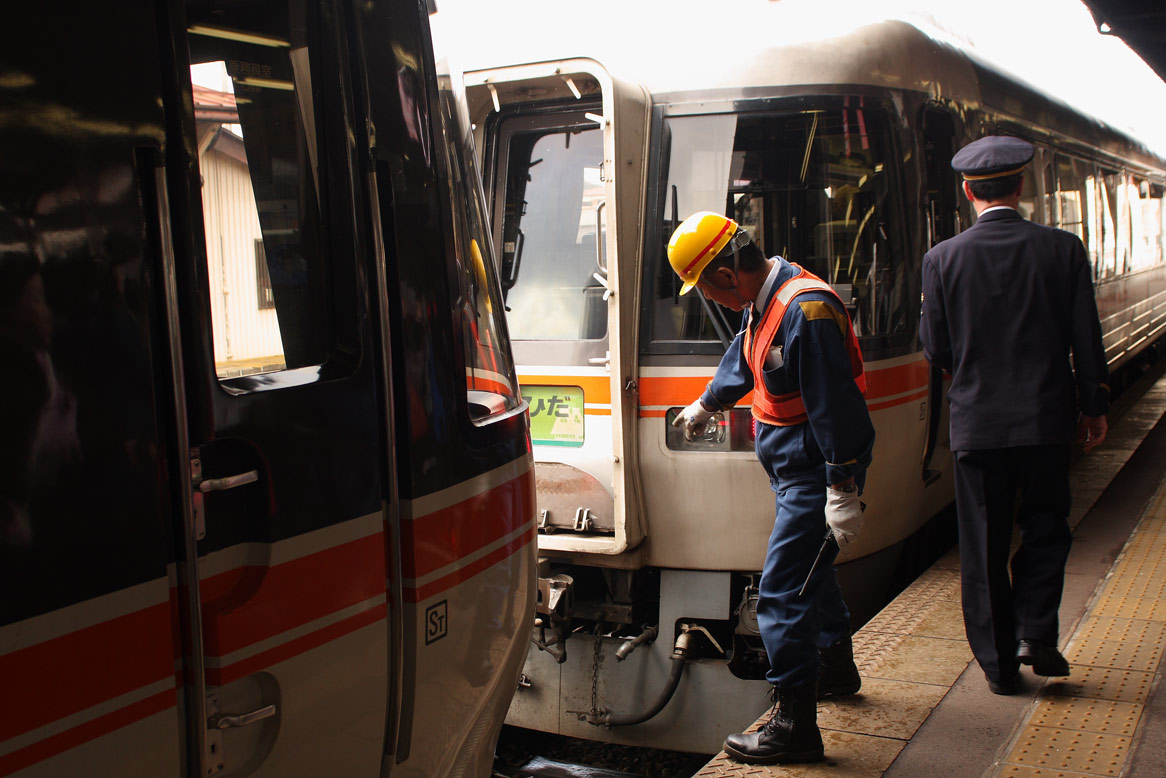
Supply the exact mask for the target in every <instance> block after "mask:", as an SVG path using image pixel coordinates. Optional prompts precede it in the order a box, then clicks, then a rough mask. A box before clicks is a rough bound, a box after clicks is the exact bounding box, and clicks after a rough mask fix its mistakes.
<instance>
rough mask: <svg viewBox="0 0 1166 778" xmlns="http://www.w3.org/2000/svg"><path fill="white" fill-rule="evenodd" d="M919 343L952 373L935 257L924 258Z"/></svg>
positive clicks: (949, 340) (928, 254) (936, 361)
mask: <svg viewBox="0 0 1166 778" xmlns="http://www.w3.org/2000/svg"><path fill="white" fill-rule="evenodd" d="M919 340H920V341H921V342H922V343H923V355H924V356H925V357H927V361H928V362H930V363H931V364H933V365H935V366H936V367H941V368H943V369H944V370H946V371H947V372H949V373H950V372H951V369H952V365H951V363H952V360H951V336H950V334H949V333H948V329H947V312H946V311H945V310H944V307H943V289H942V286H941V283H940V278H939V272H938V271H937V270H936V267H935V257H934V255H933V254H932V253H931V252H928V253H927V255H926V256H925V257H923V308H922V310H921V311H920V313H919Z"/></svg>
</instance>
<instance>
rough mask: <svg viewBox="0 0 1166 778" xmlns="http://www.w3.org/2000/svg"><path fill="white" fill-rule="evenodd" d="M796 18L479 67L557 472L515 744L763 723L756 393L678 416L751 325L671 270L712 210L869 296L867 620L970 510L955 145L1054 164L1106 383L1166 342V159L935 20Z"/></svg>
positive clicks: (706, 26) (527, 346)
mask: <svg viewBox="0 0 1166 778" xmlns="http://www.w3.org/2000/svg"><path fill="white" fill-rule="evenodd" d="M784 5H786V4H784V3H783V4H778V3H748V4H740V5H738V6H735V7H734V8H733V9H731V10H726V12H725V13H724V14H723V15H720V14H713V13H710V14H706V15H704V16H703V17H701V18H703V20H704V23H697V21H696V19H694V16H693V14H689V13H684V12H681V11H678V12H677V13H676V14H671V15H670V14H663V13H661V14H654V15H653V14H650V13H647V12H646V11H645V9H643V8H639V7H637V8H635V9H633V8H628V9H627V10H626V16H625V15H622V13H621V14H620V15H612V16H609V15H606V14H605V12H604V10H603V8H604V7H597V8H595V9H593V11H592V12H589V13H583V12H582V11H581V12H580V13H581V15H580V16H579V17H578V18H573V19H572V20H571V21H570V22H569V23H568V22H567V21H566V20H564V19H562V18H558V19H551V18H549V17H550V13H548V18H547V19H544V20H541V21H542V22H543V23H544V24H545V27H543V28H540V27H539V26H538V24H539V21H540V20H538V19H534V18H531V19H512V20H511V21H510V22H509V23H508V24H506V25H500V26H499V27H497V28H496V29H491V30H490V31H488V32H487V31H481V30H477V29H475V34H474V35H473V36H470V37H471V39H472V41H473V42H476V43H478V44H479V46H478V48H479V49H480V50H479V51H473V52H469V51H467V52H462V53H463V55H465V56H467V57H471V59H468V60H466V63H465V64H466V70H467V76H466V79H467V80H466V84H467V95H468V97H469V101H470V111H471V119H472V121H473V122H474V125H475V132H476V134H477V139H478V147H479V149H480V151H481V152H482V153H483V155H484V171H485V175H484V180H485V184H486V189H487V200H488V202H489V203H490V216H491V219H492V225H493V231H494V240H495V245H496V246H498V247H499V253H500V268H501V274H502V275H501V285H502V288H503V290H504V293H505V297H506V305H507V318H508V326H509V330H510V333H511V336H512V338H513V343H514V349H515V358H516V361H517V364H518V373H519V380H520V382H521V386H522V392H523V396H524V397H525V398H526V399H527V401H528V402H529V404H530V407H531V420H532V437H533V439H534V452H535V460H536V472H537V491H538V506H539V515H540V519H539V527H540V529H539V533H540V534H539V551H540V555H541V557H542V560H541V568H540V569H541V572H540V576H541V577H540V604H539V608H540V614H539V622H538V626H537V627H536V629H535V633H534V643H535V646H536V648H537V649H539V650H535V649H532V650H531V652H530V655H529V657H528V660H527V665H526V669H525V670H524V676H525V678H524V681H523V684H522V686H521V688H520V689H519V692H518V694H517V696H516V698H515V701H514V703H513V705H512V707H511V709H510V713H509V716H508V719H507V720H508V721H509V722H510V723H512V724H516V725H520V726H524V727H531V728H535V729H542V730H548V731H552V732H558V733H563V734H567V735H572V736H577V737H584V738H596V739H600V740H609V741H614V742H621V743H628V744H636V745H645V746H655V747H664V748H672V749H681V750H690V751H695V752H706V753H711V752H715V751H716V750H717V749H718V748H719V746H720V743H721V740H722V738H723V737H724V735H725V733H727V732H732V731H739V730H740V729H741V728H742V727H744V726H746V725H747V724H749V723H750V722H751V721H752V720H753V719H754V718H755V716H756V714H757V713H758V711H759V710H760V709H761V708H763V707H764V706H765V704H766V701H765V697H764V692H765V691H766V688H767V687H766V685H765V683H764V681H762V680H759V679H761V678H762V677H763V674H764V671H765V669H766V659H765V655H764V652H763V651H762V649H761V644H760V640H759V638H758V633H757V630H756V624H755V617H754V611H753V603H754V597H755V586H756V583H757V579H758V577H759V572H758V571H760V569H761V566H762V562H763V557H764V553H765V549H766V541H767V538H768V535H769V531H770V528H771V526H772V521H773V496H772V494H771V492H770V491H769V484H768V481H767V479H766V478H765V477H764V475H763V471H762V470H761V468H760V467H759V466H758V464H757V462H756V460H755V455H754V453H753V442H752V425H751V419H750V411H749V405H748V402H749V400H748V398H746V399H745V400H744V401H743V403H742V404H741V405H739V406H738V407H737V408H735V409H733V410H732V411H731V412H729V413H728V414H727V415H726V418H725V419H724V421H723V423H722V424H720V425H719V426H718V427H717V429H716V430H715V431H714V432H712V433H710V434H709V435H707V436H706V437H705V438H704V439H701V440H698V441H695V442H687V441H685V440H684V439H683V436H681V435H680V434H679V433H678V432H677V431H676V430H675V429H674V428H672V427H671V426H670V424H669V421H670V420H671V418H672V416H673V414H674V413H676V412H677V411H678V410H679V409H680V408H682V407H684V406H685V405H687V404H688V403H690V402H691V401H692V400H693V399H694V398H695V397H697V396H698V395H699V393H700V392H701V391H702V389H703V388H704V386H705V385H706V383H707V382H708V380H709V378H710V377H711V376H712V374H713V373H714V371H715V368H716V365H717V362H718V360H719V358H720V356H721V354H722V353H723V352H724V349H725V347H726V346H727V345H728V343H729V341H730V339H731V338H732V337H733V335H734V334H735V332H736V331H737V328H738V325H739V318H737V316H735V315H734V314H732V313H731V312H728V311H726V310H723V309H720V308H719V307H718V306H716V305H714V304H712V303H709V302H707V301H705V300H703V299H701V296H700V295H688V296H686V297H683V298H681V297H679V296H678V290H679V282H678V280H677V279H676V277H675V275H674V274H673V272H672V270H671V268H670V267H669V265H668V263H667V260H666V257H665V254H664V250H663V249H664V246H665V244H666V242H667V240H668V237H669V235H670V233H671V231H672V229H673V228H674V227H675V225H676V224H677V223H678V221H679V220H680V219H683V218H684V217H685V216H687V215H688V214H690V213H692V212H694V211H698V210H713V211H717V212H721V213H725V214H727V215H729V216H731V217H732V218H734V219H735V220H736V221H737V222H738V223H740V224H742V225H743V226H745V227H747V228H748V229H749V231H750V232H751V234H752V235H753V236H754V238H755V240H757V241H758V242H759V243H760V245H761V246H762V247H763V249H764V250H765V251H766V253H767V254H768V255H775V254H780V255H782V256H785V257H786V258H788V259H790V260H793V261H795V262H798V263H800V264H802V265H804V266H806V267H807V268H809V269H810V270H812V271H813V272H814V273H816V274H818V275H819V276H821V277H822V278H824V279H826V280H828V281H829V282H830V283H831V284H832V285H833V286H834V288H835V290H836V291H837V292H838V293H839V295H840V296H841V297H842V298H843V300H845V301H848V303H849V307H850V311H851V315H852V318H853V321H854V326H855V328H856V331H857V334H858V336H859V339H860V342H861V345H862V349H863V353H864V356H865V360H866V371H867V382H868V387H869V389H868V392H867V403H868V407H869V409H870V411H871V414H872V418H873V420H874V424H875V427H876V430H877V440H876V445H875V453H874V464H873V465H872V467H871V469H870V472H869V477H868V480H867V484H866V493H865V496H864V501H865V502H866V503H867V505H868V511H867V522H866V527H867V529H866V531H865V532H864V533H863V534H862V535H861V536H860V537H859V539H858V541H857V543H856V547H855V550H854V553H853V554H852V557H851V560H850V561H848V562H847V563H846V564H842V565H840V567H839V575H840V579H841V581H842V584H843V589H844V593H845V594H846V596H847V599H848V601H849V602H850V603H851V605H852V609H853V610H855V611H856V612H858V613H862V612H863V611H864V610H865V611H866V613H867V614H868V615H869V613H870V610H869V609H870V608H871V607H873V606H874V604H875V603H878V602H879V601H880V600H881V598H882V597H883V596H885V594H886V592H887V589H888V586H890V585H891V583H892V579H893V578H894V576H895V571H896V569H897V568H898V567H899V565H900V561H901V559H902V558H903V557H904V555H906V554H908V553H909V552H910V549H911V548H912V547H913V546H914V544H915V543H917V542H918V541H919V538H920V537H922V536H923V535H925V533H926V531H927V529H926V528H927V523H928V520H929V519H930V518H931V517H934V516H935V515H936V514H937V513H939V512H940V511H941V510H942V509H943V508H944V507H945V506H947V505H948V504H949V503H950V502H951V500H952V494H953V490H952V474H951V465H950V452H949V450H948V440H947V424H946V416H945V413H944V408H945V403H944V402H943V391H944V383H943V382H944V379H943V376H942V375H941V374H939V373H938V372H937V371H933V370H931V369H930V367H929V365H928V364H927V362H926V361H925V359H924V357H923V354H922V349H921V346H920V344H919V341H918V337H917V326H918V315H919V307H920V305H919V301H920V265H921V261H922V257H923V254H924V253H925V252H926V251H927V249H928V248H929V247H930V246H931V245H933V244H934V243H936V242H938V241H939V240H942V239H944V238H946V237H949V236H951V235H954V234H956V233H957V232H958V231H959V230H960V229H961V228H962V227H963V226H965V225H968V224H970V223H971V222H972V219H973V218H974V214H973V212H972V211H971V209H970V207H969V205H968V203H966V202H965V201H963V200H962V198H961V197H960V195H959V193H958V189H957V181H956V179H955V177H954V175H953V173H952V171H951V168H950V165H949V162H950V159H951V156H952V154H953V152H954V151H955V150H956V149H958V148H959V147H960V146H962V145H963V144H965V143H967V142H968V141H970V140H972V139H975V138H977V137H980V136H981V135H983V134H985V133H989V132H996V133H1011V134H1016V135H1020V136H1023V137H1025V138H1028V139H1029V140H1031V141H1032V142H1033V143H1034V144H1035V145H1036V147H1037V152H1036V153H1037V156H1036V160H1035V161H1034V164H1033V165H1032V167H1031V175H1030V176H1028V178H1027V181H1028V189H1027V190H1026V193H1025V197H1024V201H1023V205H1022V207H1023V208H1024V210H1025V213H1026V215H1027V216H1029V217H1030V218H1032V219H1034V220H1037V221H1041V222H1045V223H1049V224H1054V225H1057V226H1060V227H1063V228H1065V229H1068V230H1072V231H1074V232H1076V233H1077V234H1078V235H1080V236H1081V237H1082V239H1083V240H1084V241H1085V243H1086V245H1087V246H1088V247H1089V250H1090V252H1091V256H1092V259H1093V263H1094V268H1095V277H1096V280H1097V295H1098V299H1099V303H1100V305H1101V310H1102V316H1103V318H1104V325H1105V343H1106V347H1107V350H1108V353H1109V355H1110V368H1111V370H1113V371H1115V372H1117V371H1119V370H1120V369H1121V368H1122V367H1123V365H1125V364H1127V363H1128V362H1130V361H1131V360H1133V359H1135V358H1136V357H1137V356H1138V354H1139V352H1140V351H1141V350H1142V349H1144V348H1145V347H1147V346H1148V345H1150V344H1151V343H1153V342H1154V341H1155V340H1156V339H1157V338H1158V337H1160V335H1161V334H1162V329H1163V325H1164V322H1166V265H1164V264H1163V232H1164V223H1163V219H1164V213H1166V212H1164V208H1163V205H1164V202H1166V201H1164V199H1163V192H1164V184H1166V163H1164V162H1163V160H1162V159H1160V158H1157V157H1155V156H1153V155H1152V154H1150V153H1149V152H1147V151H1146V150H1145V149H1144V148H1142V147H1141V146H1139V145H1138V144H1137V143H1135V142H1134V141H1132V140H1130V139H1129V138H1127V137H1125V136H1123V135H1122V134H1120V133H1117V132H1114V131H1112V130H1111V129H1109V128H1108V127H1106V126H1105V125H1104V124H1102V123H1101V122H1098V121H1096V120H1094V119H1091V118H1088V117H1086V116H1084V115H1082V114H1080V113H1078V112H1076V111H1074V110H1072V109H1070V108H1068V107H1066V106H1064V105H1062V104H1059V103H1057V102H1056V101H1054V100H1052V99H1050V98H1048V97H1047V96H1045V95H1043V94H1041V93H1039V92H1037V91H1036V90H1034V89H1032V88H1031V87H1029V86H1026V85H1025V84H1024V83H1022V82H1019V81H1017V80H1015V79H1013V78H1012V77H1010V76H1008V75H1007V74H1005V73H1003V72H1000V71H997V70H995V69H993V68H992V67H991V66H990V65H988V64H986V63H984V62H982V61H980V60H979V59H977V58H975V57H973V56H972V55H970V54H968V53H966V52H964V51H961V50H960V49H959V48H958V47H957V46H955V45H953V44H951V43H949V42H946V41H945V40H944V39H942V37H940V36H937V35H933V34H930V33H928V32H925V31H924V30H922V29H920V28H919V27H917V26H914V25H912V24H909V23H906V22H903V21H881V22H871V23H850V24H848V23H847V22H846V20H845V19H839V18H830V12H829V10H828V9H827V8H825V7H823V8H822V9H820V10H821V11H822V13H819V14H817V15H806V14H798V15H796V16H795V15H792V14H787V13H786V11H785V9H784V8H783V7H782V6H784ZM540 29H541V30H542V32H541V33H540V32H539V30H540ZM629 651H630V652H631V653H628V652H629ZM669 695H670V699H669ZM652 700H655V701H656V702H655V703H652V702H651V701H652ZM665 703H666V704H665ZM660 708H662V709H660ZM657 709H660V710H657ZM649 714H650V715H649Z"/></svg>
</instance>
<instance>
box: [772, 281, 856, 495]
mask: <svg viewBox="0 0 1166 778" xmlns="http://www.w3.org/2000/svg"><path fill="white" fill-rule="evenodd" d="M803 298H804V296H802V297H800V298H799V299H803ZM786 317H787V318H789V317H793V318H792V319H790V320H789V325H790V327H789V329H788V330H787V334H786V336H785V346H784V350H785V354H786V365H787V367H788V368H790V369H791V370H792V375H791V378H793V379H794V381H796V384H797V386H798V387H800V390H801V395H802V402H803V403H804V404H805V406H806V414H807V416H808V417H809V424H810V430H811V431H812V432H813V434H814V440H815V441H816V442H817V444H818V448H819V449H821V451H822V455H823V456H824V457H825V458H826V481H827V483H831V484H836V483H838V482H840V481H845V480H846V479H847V478H851V477H860V476H861V475H862V474H863V473H864V472H865V470H866V467H867V465H869V464H870V461H871V451H872V449H873V448H874V426H873V425H872V424H871V420H870V414H869V413H868V412H867V409H866V400H865V399H864V398H863V396H862V392H860V391H859V389H858V385H857V384H855V383H854V377H853V375H852V370H851V365H850V354H849V353H848V352H847V350H846V342H845V340H844V339H843V333H842V330H841V328H840V326H841V327H847V326H849V322H848V319H847V318H846V317H845V314H844V313H843V312H842V311H841V310H839V309H838V307H837V305H836V303H833V302H824V301H819V300H813V301H809V302H801V303H799V304H795V305H792V306H790V308H789V310H788V311H787V312H786ZM860 483H861V480H860Z"/></svg>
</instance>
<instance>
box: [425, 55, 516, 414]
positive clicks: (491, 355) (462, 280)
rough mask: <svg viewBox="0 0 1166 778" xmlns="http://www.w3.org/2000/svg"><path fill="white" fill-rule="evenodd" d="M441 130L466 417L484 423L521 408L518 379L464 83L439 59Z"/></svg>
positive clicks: (441, 58)
mask: <svg viewBox="0 0 1166 778" xmlns="http://www.w3.org/2000/svg"><path fill="white" fill-rule="evenodd" d="M436 66H437V70H438V102H439V108H440V110H439V111H438V116H439V126H438V129H439V131H440V133H441V138H440V139H441V141H442V152H443V153H442V154H441V157H442V163H443V169H444V173H445V183H446V186H447V187H448V190H447V191H448V193H449V198H448V199H449V201H450V202H452V203H453V208H452V213H451V214H450V221H451V224H452V227H453V230H452V233H453V234H452V239H453V249H454V258H455V268H454V283H455V286H454V295H455V299H454V306H455V310H456V311H457V313H458V315H459V318H460V321H461V335H462V344H461V345H462V354H463V356H464V360H465V366H466V367H465V370H466V392H467V400H468V407H469V412H470V417H471V419H472V421H473V422H474V423H475V424H484V423H488V422H490V421H492V420H494V419H495V418H496V417H497V416H499V415H504V414H507V413H509V412H510V411H512V410H514V409H516V408H518V407H519V405H520V403H521V397H520V396H519V393H518V379H517V377H516V374H515V371H514V362H513V361H512V359H511V357H510V352H509V349H508V348H507V343H508V335H507V330H506V322H505V318H504V317H505V313H504V312H505V307H504V305H503V302H502V293H501V288H500V286H499V279H498V274H497V270H496V268H497V265H496V264H495V263H494V256H493V243H492V241H491V240H490V233H489V231H488V228H487V221H486V217H485V213H484V211H483V207H484V206H483V204H484V202H485V200H484V197H483V195H482V190H481V184H480V181H481V179H480V178H479V176H478V171H477V168H476V162H475V160H476V158H477V155H476V152H475V151H474V145H473V136H472V135H471V134H470V121H469V117H468V115H467V114H466V112H465V105H466V103H465V99H464V96H463V95H460V94H455V91H454V90H458V92H459V93H460V90H462V89H463V86H462V79H461V77H460V75H459V77H457V78H452V77H451V76H450V70H449V63H448V60H446V59H445V58H444V57H440V56H439V57H438V58H437V62H436Z"/></svg>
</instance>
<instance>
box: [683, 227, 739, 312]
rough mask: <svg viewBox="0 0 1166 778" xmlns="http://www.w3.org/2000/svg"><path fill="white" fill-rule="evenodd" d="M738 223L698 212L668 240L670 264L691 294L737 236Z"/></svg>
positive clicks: (684, 289) (685, 289)
mask: <svg viewBox="0 0 1166 778" xmlns="http://www.w3.org/2000/svg"><path fill="white" fill-rule="evenodd" d="M737 230H738V227H737V222H735V221H733V220H732V219H730V218H729V217H727V216H722V215H721V214H719V213H713V212H712V211H697V212H696V213H694V214H693V215H692V216H689V217H688V218H687V219H685V220H684V221H682V222H681V223H680V226H679V227H677V228H676V231H675V232H673V233H672V237H671V238H670V239H669V240H668V262H669V263H670V264H671V265H672V269H673V270H675V271H676V275H678V276H680V280H681V281H683V282H684V286H682V287H680V293H681V294H688V292H689V290H691V289H692V287H694V286H696V282H697V281H699V280H700V274H701V273H702V272H704V269H705V268H706V267H708V264H709V263H710V262H712V261H713V259H715V258H716V256H717V254H719V253H721V249H723V248H724V247H725V246H727V245H729V241H730V240H732V239H733V236H734V235H736V234H737Z"/></svg>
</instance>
